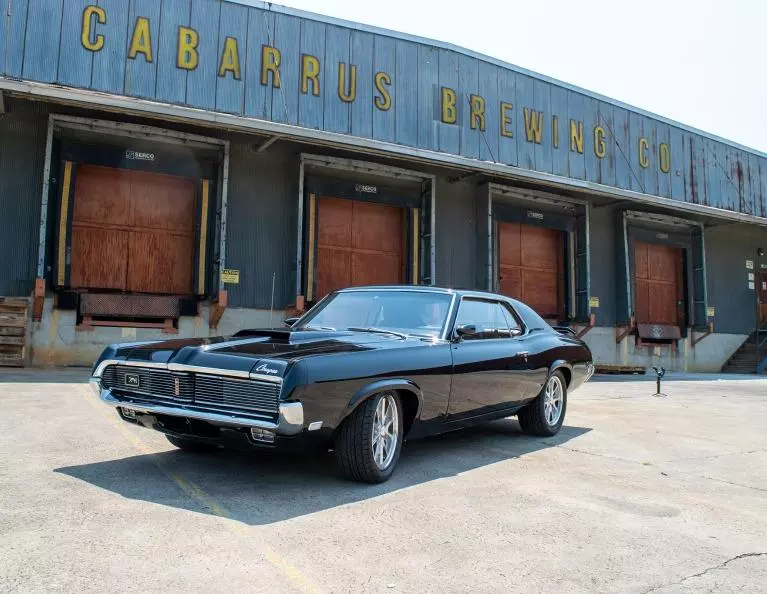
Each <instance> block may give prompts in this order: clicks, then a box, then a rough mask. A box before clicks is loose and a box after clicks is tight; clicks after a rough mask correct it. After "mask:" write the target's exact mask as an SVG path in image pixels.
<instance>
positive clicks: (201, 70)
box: [186, 0, 221, 109]
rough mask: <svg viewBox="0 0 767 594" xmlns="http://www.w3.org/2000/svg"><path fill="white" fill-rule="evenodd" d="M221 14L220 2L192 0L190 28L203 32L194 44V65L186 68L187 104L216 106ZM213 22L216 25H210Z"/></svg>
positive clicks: (212, 107) (203, 107)
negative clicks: (195, 55)
mask: <svg viewBox="0 0 767 594" xmlns="http://www.w3.org/2000/svg"><path fill="white" fill-rule="evenodd" d="M220 14H221V3H220V2H207V1H204V0H192V12H191V18H190V24H191V28H192V29H194V30H195V31H199V32H202V31H206V32H207V34H200V35H199V42H198V44H197V56H198V64H197V68H194V69H193V70H189V72H188V74H187V78H186V103H187V105H191V106H192V107H199V108H202V109H215V107H216V72H217V70H218V58H217V56H216V50H217V48H218V22H219V18H220ZM213 23H216V24H215V28H213Z"/></svg>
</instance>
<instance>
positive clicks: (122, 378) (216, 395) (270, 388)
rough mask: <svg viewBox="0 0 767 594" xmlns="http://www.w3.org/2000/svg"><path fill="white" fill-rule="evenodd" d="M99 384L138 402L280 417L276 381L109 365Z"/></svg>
mask: <svg viewBox="0 0 767 594" xmlns="http://www.w3.org/2000/svg"><path fill="white" fill-rule="evenodd" d="M101 382H102V384H103V385H104V387H106V388H110V389H111V390H112V391H113V392H115V393H116V394H117V395H118V396H121V397H124V398H128V399H130V400H135V401H137V402H146V403H150V404H153V403H157V404H166V405H180V406H183V407H184V408H189V409H194V410H198V411H204V412H212V413H217V414H223V415H242V416H252V417H257V418H269V419H272V420H276V419H277V417H278V416H279V408H280V404H279V398H280V389H281V387H282V384H281V383H278V382H267V381H262V380H249V379H237V378H231V377H224V376H218V375H210V374H201V373H186V372H174V371H169V370H166V369H152V368H147V367H129V366H127V365H110V366H108V367H107V368H106V369H105V370H104V372H103V374H102V376H101ZM136 382H138V386H136Z"/></svg>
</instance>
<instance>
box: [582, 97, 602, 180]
mask: <svg viewBox="0 0 767 594" xmlns="http://www.w3.org/2000/svg"><path fill="white" fill-rule="evenodd" d="M598 121H599V107H598V104H597V100H596V99H592V98H591V97H586V100H585V102H584V114H583V131H582V134H581V136H582V142H583V159H584V162H585V165H586V179H587V180H588V181H591V182H597V183H599V160H600V159H599V157H598V156H597V149H598V148H599V147H598V146H597V145H596V144H595V138H594V129H595V128H596V127H597V125H598Z"/></svg>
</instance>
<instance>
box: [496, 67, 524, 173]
mask: <svg viewBox="0 0 767 594" xmlns="http://www.w3.org/2000/svg"><path fill="white" fill-rule="evenodd" d="M516 96H517V74H516V73H515V72H512V71H510V70H504V69H498V107H499V112H498V119H499V120H501V118H502V117H503V114H506V115H508V117H509V121H508V122H506V124H503V123H502V122H500V121H499V124H498V128H499V131H498V133H499V134H500V136H499V138H498V155H499V156H498V160H499V161H500V162H501V163H506V164H507V165H513V166H516V165H517V164H518V162H519V161H518V145H519V143H520V142H524V140H521V138H522V136H520V134H522V126H521V125H520V124H519V121H520V114H521V113H522V111H521V110H520V109H519V106H518V104H517V103H514V98H516ZM501 102H503V103H504V105H503V106H501ZM501 108H503V110H502V111H501ZM502 125H503V128H501V126H502Z"/></svg>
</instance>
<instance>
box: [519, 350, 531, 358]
mask: <svg viewBox="0 0 767 594" xmlns="http://www.w3.org/2000/svg"><path fill="white" fill-rule="evenodd" d="M517 354H518V355H519V356H520V357H522V358H524V359H527V356H528V355H529V354H530V352H529V351H522V352H520V353H517Z"/></svg>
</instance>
